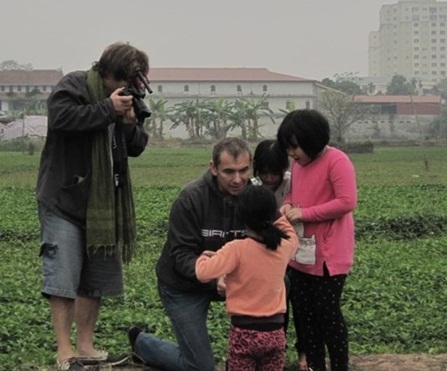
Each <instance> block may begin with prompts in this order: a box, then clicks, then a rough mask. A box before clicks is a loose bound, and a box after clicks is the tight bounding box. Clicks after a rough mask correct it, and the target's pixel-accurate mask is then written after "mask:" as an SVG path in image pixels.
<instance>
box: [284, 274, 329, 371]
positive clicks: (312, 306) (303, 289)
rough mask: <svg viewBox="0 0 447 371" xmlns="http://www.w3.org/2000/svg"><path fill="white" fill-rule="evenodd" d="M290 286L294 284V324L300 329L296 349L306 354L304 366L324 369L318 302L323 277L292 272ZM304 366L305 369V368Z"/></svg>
mask: <svg viewBox="0 0 447 371" xmlns="http://www.w3.org/2000/svg"><path fill="white" fill-rule="evenodd" d="M293 277H294V278H293V282H292V287H294V285H295V289H296V290H294V297H293V300H292V301H291V302H292V307H293V310H294V316H295V315H296V317H297V319H298V323H296V324H295V326H296V327H297V328H298V329H300V330H301V332H300V333H298V332H297V337H298V336H300V337H301V339H300V340H299V343H298V344H297V351H298V353H299V354H301V351H303V352H304V353H305V356H306V363H307V364H306V368H307V367H309V368H312V370H313V371H324V370H326V363H325V357H326V351H325V344H324V338H323V331H324V326H323V323H322V321H323V320H322V313H321V306H320V305H319V303H318V300H319V297H320V296H321V293H320V291H319V290H320V288H321V281H322V280H323V277H318V276H312V275H309V274H305V273H302V272H298V271H294V272H293ZM306 368H305V369H306Z"/></svg>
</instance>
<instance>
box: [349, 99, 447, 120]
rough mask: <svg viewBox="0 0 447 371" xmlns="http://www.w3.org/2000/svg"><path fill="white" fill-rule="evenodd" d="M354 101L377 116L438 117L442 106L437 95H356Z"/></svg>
mask: <svg viewBox="0 0 447 371" xmlns="http://www.w3.org/2000/svg"><path fill="white" fill-rule="evenodd" d="M355 101H356V102H357V103H358V104H362V105H368V106H370V107H371V108H372V112H374V113H375V114H377V115H402V116H414V115H439V114H440V113H441V106H442V98H441V97H440V96H437V95H428V96H418V95H357V96H356V97H355Z"/></svg>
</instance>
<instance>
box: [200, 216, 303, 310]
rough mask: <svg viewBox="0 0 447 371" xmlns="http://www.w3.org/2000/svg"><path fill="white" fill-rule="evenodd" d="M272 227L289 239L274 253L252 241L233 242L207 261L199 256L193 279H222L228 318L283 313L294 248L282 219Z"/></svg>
mask: <svg viewBox="0 0 447 371" xmlns="http://www.w3.org/2000/svg"><path fill="white" fill-rule="evenodd" d="M275 225H276V226H277V227H278V228H279V229H281V230H283V231H284V232H285V233H286V234H287V235H288V236H289V239H288V240H286V239H283V240H281V245H280V246H278V248H277V250H276V251H272V250H268V249H267V248H266V247H265V245H264V244H261V243H259V242H257V241H255V240H254V239H252V238H249V237H247V238H245V239H243V240H233V241H231V242H228V243H227V244H225V245H224V247H222V248H221V249H220V250H218V251H217V252H216V255H214V256H213V257H211V258H209V257H207V256H205V255H201V256H199V258H198V259H197V261H196V276H197V279H198V280H199V281H201V282H209V281H210V280H212V279H215V278H218V277H221V276H223V275H226V279H225V283H226V285H227V288H226V305H227V313H228V314H229V315H249V316H253V317H265V316H271V315H274V314H277V313H285V311H286V291H285V284H284V275H285V273H286V268H287V264H288V262H289V261H290V258H291V257H292V255H293V254H294V253H295V251H296V249H297V247H298V237H297V236H296V234H295V231H294V230H293V227H292V226H291V225H290V223H289V222H288V221H287V219H286V218H285V217H284V216H282V217H280V218H279V219H278V220H276V221H275Z"/></svg>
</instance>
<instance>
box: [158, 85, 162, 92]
mask: <svg viewBox="0 0 447 371" xmlns="http://www.w3.org/2000/svg"><path fill="white" fill-rule="evenodd" d="M157 91H158V92H159V93H163V85H158V86H157Z"/></svg>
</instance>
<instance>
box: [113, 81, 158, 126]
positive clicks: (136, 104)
mask: <svg viewBox="0 0 447 371" xmlns="http://www.w3.org/2000/svg"><path fill="white" fill-rule="evenodd" d="M119 95H124V96H129V95H131V96H132V97H133V100H132V107H133V110H134V112H135V116H137V119H138V122H143V121H144V120H145V119H146V118H148V117H150V116H151V111H150V110H149V108H148V107H147V106H146V104H145V103H144V100H143V99H144V97H145V95H146V94H145V92H144V90H142V89H138V88H137V87H135V86H129V87H127V88H123V89H122V90H121V92H120V93H119Z"/></svg>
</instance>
